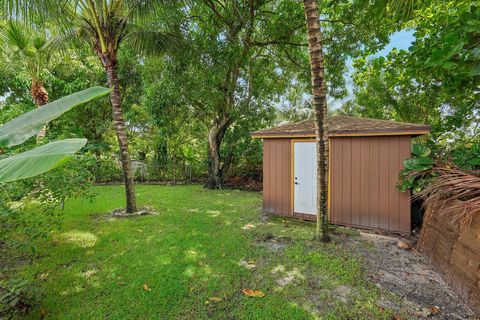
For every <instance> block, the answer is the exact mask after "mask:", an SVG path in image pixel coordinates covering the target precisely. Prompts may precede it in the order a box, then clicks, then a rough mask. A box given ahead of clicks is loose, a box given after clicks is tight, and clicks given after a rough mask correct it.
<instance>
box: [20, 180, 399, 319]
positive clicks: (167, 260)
mask: <svg viewBox="0 0 480 320" xmlns="http://www.w3.org/2000/svg"><path fill="white" fill-rule="evenodd" d="M95 190H96V192H98V196H97V197H96V199H95V201H94V202H93V203H91V202H88V201H83V200H81V199H79V200H73V201H69V202H67V203H66V206H65V217H64V222H63V224H62V228H61V230H60V231H58V232H55V233H54V234H52V235H51V238H49V239H46V240H42V241H41V242H39V243H38V255H37V257H36V258H35V259H34V262H33V263H32V264H28V265H24V266H22V267H20V268H19V269H18V271H17V274H16V275H15V276H17V277H22V278H26V279H29V280H31V281H33V283H34V287H35V292H36V296H35V298H36V302H37V303H38V305H37V306H36V307H35V308H34V309H33V310H32V311H31V312H30V313H29V314H28V315H27V318H28V319H38V318H39V315H40V314H41V313H45V314H46V316H45V318H46V319H262V320H263V319H289V320H292V319H315V318H321V319H362V318H363V319H389V318H391V316H392V315H391V313H390V312H389V311H388V310H383V309H381V308H379V307H378V306H377V305H376V302H377V300H378V299H379V297H380V292H379V290H378V289H377V288H376V287H375V286H373V285H372V284H369V283H367V282H366V281H365V280H364V278H365V271H364V270H362V266H361V261H360V259H359V258H358V257H356V255H355V253H353V252H350V250H348V249H347V248H346V247H345V246H343V245H341V244H340V243H338V241H337V242H335V241H334V242H333V243H331V244H328V245H321V244H316V243H314V242H312V241H311V238H312V235H313V227H314V226H313V224H311V223H301V222H295V221H292V220H290V221H288V222H286V221H284V220H282V219H279V218H269V219H262V218H261V215H260V211H261V201H262V200H261V195H260V194H258V193H249V192H242V191H235V190H222V191H209V190H206V189H204V188H202V187H201V186H176V187H164V186H137V193H138V201H139V203H140V204H142V205H143V204H145V205H151V206H153V207H154V208H155V209H156V210H157V211H158V215H154V216H143V217H138V218H121V219H119V218H117V219H111V218H107V212H109V211H111V210H112V209H114V208H118V207H121V206H122V205H123V204H124V200H123V199H124V198H123V197H124V194H123V188H122V187H119V186H112V187H96V188H95ZM250 224H251V225H250ZM245 226H246V227H245ZM353 236H354V235H353ZM242 261H243V265H242ZM244 288H249V289H253V290H261V291H262V292H264V293H265V297H263V298H261V297H250V296H247V295H245V294H243V293H242V289H244Z"/></svg>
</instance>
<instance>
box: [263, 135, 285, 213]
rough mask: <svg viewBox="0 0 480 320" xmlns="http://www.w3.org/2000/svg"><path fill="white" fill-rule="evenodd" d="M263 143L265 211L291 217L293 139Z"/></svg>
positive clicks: (268, 140) (269, 140) (270, 140)
mask: <svg viewBox="0 0 480 320" xmlns="http://www.w3.org/2000/svg"><path fill="white" fill-rule="evenodd" d="M263 141H264V142H263V211H265V212H267V213H275V214H279V215H284V216H291V215H292V209H291V204H292V200H291V196H290V193H291V186H292V177H291V170H292V159H291V157H292V150H291V139H265V140H263Z"/></svg>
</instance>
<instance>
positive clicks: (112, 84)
mask: <svg viewBox="0 0 480 320" xmlns="http://www.w3.org/2000/svg"><path fill="white" fill-rule="evenodd" d="M102 62H103V63H104V67H105V69H106V71H107V77H108V86H109V88H110V89H111V90H112V91H111V92H110V101H111V103H112V115H113V127H114V129H115V133H116V134H117V140H118V145H119V147H120V157H121V161H122V168H123V179H124V182H125V193H126V198H127V199H126V200H127V207H126V211H127V213H134V212H136V211H137V203H136V196H135V184H134V178H133V171H132V161H131V159H130V155H129V153H128V143H127V135H126V133H125V124H124V121H123V112H122V104H121V96H120V84H119V81H118V76H117V62H116V61H112V60H107V59H105V60H103V59H102Z"/></svg>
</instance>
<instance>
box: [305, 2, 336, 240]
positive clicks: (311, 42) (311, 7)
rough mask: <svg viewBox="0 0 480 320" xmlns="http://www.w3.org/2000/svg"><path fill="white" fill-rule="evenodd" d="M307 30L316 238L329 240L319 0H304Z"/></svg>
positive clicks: (324, 89) (325, 103) (324, 106)
mask: <svg viewBox="0 0 480 320" xmlns="http://www.w3.org/2000/svg"><path fill="white" fill-rule="evenodd" d="M303 5H304V10H305V19H306V22H307V31H308V51H309V54H310V67H311V77H312V93H313V107H314V110H315V136H316V141H317V228H316V235H315V236H316V239H321V240H322V241H324V242H328V241H330V237H329V235H328V212H327V210H328V207H327V205H328V204H327V199H328V187H327V174H328V133H327V130H326V124H327V97H326V88H325V75H324V58H323V47H322V32H321V29H320V16H319V13H318V6H317V0H304V1H303Z"/></svg>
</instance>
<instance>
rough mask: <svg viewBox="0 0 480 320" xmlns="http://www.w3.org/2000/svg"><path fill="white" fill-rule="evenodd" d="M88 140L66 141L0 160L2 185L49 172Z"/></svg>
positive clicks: (55, 142)
mask: <svg viewBox="0 0 480 320" xmlns="http://www.w3.org/2000/svg"><path fill="white" fill-rule="evenodd" d="M86 143H87V139H65V140H59V141H54V142H50V143H48V144H45V145H43V146H40V147H37V148H35V149H32V150H28V151H25V152H22V153H18V154H15V155H13V156H10V157H8V158H5V159H1V160H0V183H5V182H10V181H15V180H19V179H25V178H30V177H33V176H36V175H39V174H42V173H44V172H47V171H49V170H51V169H53V168H55V167H57V166H59V165H61V164H62V163H63V162H64V161H65V160H67V159H68V158H70V157H71V156H72V155H73V154H74V153H75V152H77V151H78V150H80V149H81V148H82V147H83V146H84V145H85V144H86Z"/></svg>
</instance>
